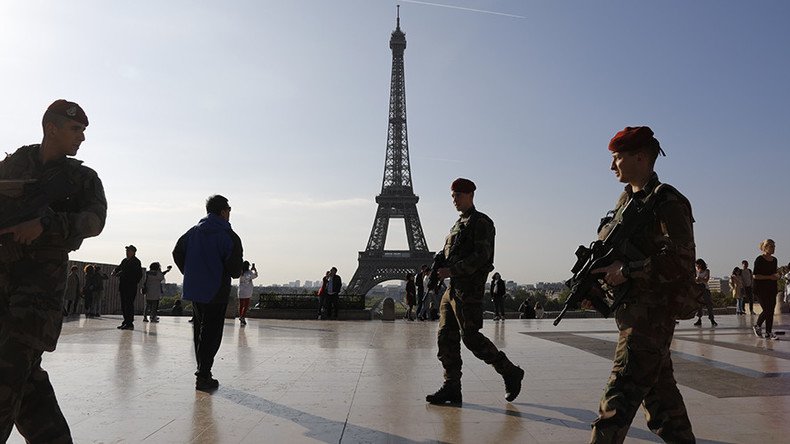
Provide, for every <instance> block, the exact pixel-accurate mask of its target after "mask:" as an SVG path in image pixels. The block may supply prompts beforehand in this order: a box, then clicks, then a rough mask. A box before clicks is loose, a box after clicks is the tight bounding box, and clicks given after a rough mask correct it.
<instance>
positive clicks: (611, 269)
mask: <svg viewBox="0 0 790 444" xmlns="http://www.w3.org/2000/svg"><path fill="white" fill-rule="evenodd" d="M590 273H592V274H600V273H603V274H604V277H603V280H604V281H606V283H607V284H609V285H612V286H614V287H616V286H618V285H620V284H623V283H625V281H626V280H627V279H626V277H625V276H623V263H622V262H620V261H614V262H612V263H611V265H607V266H606V267H601V268H596V269H595V270H591V271H590Z"/></svg>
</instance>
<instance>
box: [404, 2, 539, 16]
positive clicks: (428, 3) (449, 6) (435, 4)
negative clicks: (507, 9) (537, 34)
mask: <svg viewBox="0 0 790 444" xmlns="http://www.w3.org/2000/svg"><path fill="white" fill-rule="evenodd" d="M400 1H402V2H404V3H415V4H418V5H428V6H441V7H442V8H450V9H460V10H462V11H471V12H481V13H483V14H492V15H502V16H505V17H513V18H520V19H525V18H526V17H524V16H523V15H516V14H507V13H504V12H496V11H486V10H484V9H473V8H464V7H463V6H454V5H445V4H442V3H431V2H422V1H418V0H400Z"/></svg>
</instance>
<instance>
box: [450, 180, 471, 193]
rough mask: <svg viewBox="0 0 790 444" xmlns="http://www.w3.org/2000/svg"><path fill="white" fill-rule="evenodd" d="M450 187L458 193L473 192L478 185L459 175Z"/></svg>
mask: <svg viewBox="0 0 790 444" xmlns="http://www.w3.org/2000/svg"><path fill="white" fill-rule="evenodd" d="M450 189H451V190H452V191H455V192H458V193H471V192H473V191H474V190H476V189H477V187H476V186H475V183H474V182H472V181H471V180H469V179H463V178H460V177H459V178H458V179H455V180H454V181H453V184H452V185H450Z"/></svg>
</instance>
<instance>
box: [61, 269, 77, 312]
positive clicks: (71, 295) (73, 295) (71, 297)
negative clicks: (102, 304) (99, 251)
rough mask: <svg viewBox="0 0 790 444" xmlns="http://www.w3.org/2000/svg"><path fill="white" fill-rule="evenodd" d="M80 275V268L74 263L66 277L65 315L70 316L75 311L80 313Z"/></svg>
mask: <svg viewBox="0 0 790 444" xmlns="http://www.w3.org/2000/svg"><path fill="white" fill-rule="evenodd" d="M80 293H81V288H80V275H79V268H78V267H77V266H76V265H72V266H71V269H70V270H69V275H68V277H67V278H66V293H65V294H64V298H63V299H64V301H65V306H64V308H63V316H70V315H72V314H74V313H79V312H80V309H79V303H80Z"/></svg>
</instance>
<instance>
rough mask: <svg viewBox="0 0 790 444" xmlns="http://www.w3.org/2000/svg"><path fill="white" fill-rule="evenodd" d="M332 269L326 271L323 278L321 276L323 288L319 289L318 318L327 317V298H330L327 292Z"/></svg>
mask: <svg viewBox="0 0 790 444" xmlns="http://www.w3.org/2000/svg"><path fill="white" fill-rule="evenodd" d="M330 274H331V271H328V270H327V272H326V274H325V275H324V277H323V278H321V288H319V289H318V320H319V321H320V320H321V319H326V308H327V305H328V304H327V299H329V295H328V294H327V292H326V286H327V283H328V282H329V278H330V276H329V275H330Z"/></svg>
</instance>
